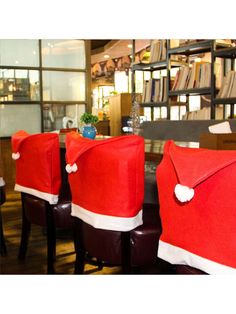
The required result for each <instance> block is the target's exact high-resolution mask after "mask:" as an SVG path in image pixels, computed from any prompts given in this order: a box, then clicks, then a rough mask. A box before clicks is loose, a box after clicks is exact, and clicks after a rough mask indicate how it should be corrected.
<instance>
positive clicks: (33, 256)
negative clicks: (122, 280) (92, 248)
mask: <svg viewBox="0 0 236 314" xmlns="http://www.w3.org/2000/svg"><path fill="white" fill-rule="evenodd" d="M1 211H2V219H3V229H4V236H5V241H6V246H7V255H6V256H4V257H1V256H0V259H1V261H0V273H1V274H46V271H47V264H46V250H47V246H46V236H45V234H44V232H43V229H42V227H40V226H36V225H33V224H32V227H31V236H30V241H29V247H28V251H27V256H26V259H25V260H24V261H19V260H18V258H17V255H18V250H19V244H20V235H21V202H20V194H19V193H8V194H7V201H6V203H5V204H4V205H2V207H1ZM74 261H75V253H74V245H73V241H72V239H70V238H69V237H68V238H66V237H65V236H64V237H63V239H57V259H56V273H57V274H73V272H74ZM85 272H86V273H87V274H90V273H91V274H118V273H120V268H119V267H104V268H103V270H102V271H98V268H97V267H96V266H93V265H90V264H86V266H85Z"/></svg>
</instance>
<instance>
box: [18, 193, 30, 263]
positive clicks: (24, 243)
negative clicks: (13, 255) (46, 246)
mask: <svg viewBox="0 0 236 314" xmlns="http://www.w3.org/2000/svg"><path fill="white" fill-rule="evenodd" d="M21 203H22V229H21V243H20V249H19V254H18V259H19V260H24V259H25V256H26V252H27V247H28V242H29V236H30V229H31V223H30V222H29V220H28V219H27V217H26V214H25V206H24V193H21Z"/></svg>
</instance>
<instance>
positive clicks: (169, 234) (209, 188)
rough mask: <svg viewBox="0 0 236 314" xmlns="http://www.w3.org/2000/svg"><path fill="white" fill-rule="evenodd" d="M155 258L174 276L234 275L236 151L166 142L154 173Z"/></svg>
mask: <svg viewBox="0 0 236 314" xmlns="http://www.w3.org/2000/svg"><path fill="white" fill-rule="evenodd" d="M156 177H157V186H158V197H159V203H160V218H161V224H162V234H161V236H160V240H159V246H158V257H159V258H161V259H163V260H165V261H167V262H169V263H171V264H174V265H176V267H177V273H178V274H181V273H182V274H187V273H188V274H196V273H199V274H200V273H202V274H203V273H206V274H231V273H232V274H233V273H234V274H235V273H236V246H235V243H236V224H235V221H236V219H235V218H236V205H235V200H234V197H235V195H236V185H235V180H236V152H235V151H224V150H210V149H202V148H186V147H180V146H177V145H175V143H174V142H173V141H171V140H170V141H167V142H166V144H165V147H164V155H163V159H162V161H161V163H160V164H159V166H158V167H157V170H156Z"/></svg>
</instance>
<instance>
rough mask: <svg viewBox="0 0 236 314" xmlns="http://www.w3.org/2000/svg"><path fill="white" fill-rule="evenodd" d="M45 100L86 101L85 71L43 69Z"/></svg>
mask: <svg viewBox="0 0 236 314" xmlns="http://www.w3.org/2000/svg"><path fill="white" fill-rule="evenodd" d="M43 100H44V101H85V73H83V72H60V71H43Z"/></svg>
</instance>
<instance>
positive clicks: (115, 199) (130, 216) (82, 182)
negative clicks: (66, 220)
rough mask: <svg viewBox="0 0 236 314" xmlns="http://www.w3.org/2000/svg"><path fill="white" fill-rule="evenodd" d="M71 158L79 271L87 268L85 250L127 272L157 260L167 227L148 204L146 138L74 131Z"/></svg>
mask: <svg viewBox="0 0 236 314" xmlns="http://www.w3.org/2000/svg"><path fill="white" fill-rule="evenodd" d="M66 160H67V166H66V169H67V171H68V173H69V175H68V178H69V183H70V187H71V193H72V207H71V208H72V216H74V217H76V218H77V219H76V223H75V231H76V232H75V234H76V237H75V247H76V263H75V273H80V274H81V273H83V272H84V256H85V253H88V254H89V255H91V256H94V257H96V258H98V260H100V261H102V262H103V265H120V266H122V272H123V273H130V272H131V271H132V267H133V266H141V265H144V264H145V265H146V264H147V263H151V264H153V263H154V264H155V263H156V250H157V244H158V239H159V235H160V233H161V230H160V224H159V222H158V220H157V215H156V212H155V214H153V213H154V211H153V210H151V209H150V208H146V209H147V210H144V209H143V200H144V139H143V138H142V137H140V136H137V135H130V136H118V137H112V138H108V139H105V140H90V139H86V138H83V137H82V136H80V135H78V134H76V133H70V134H67V136H66ZM155 211H156V208H155ZM144 212H145V213H144ZM152 218H153V219H152ZM145 240H146V241H145ZM150 250H151V252H150ZM150 259H151V261H150Z"/></svg>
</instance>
